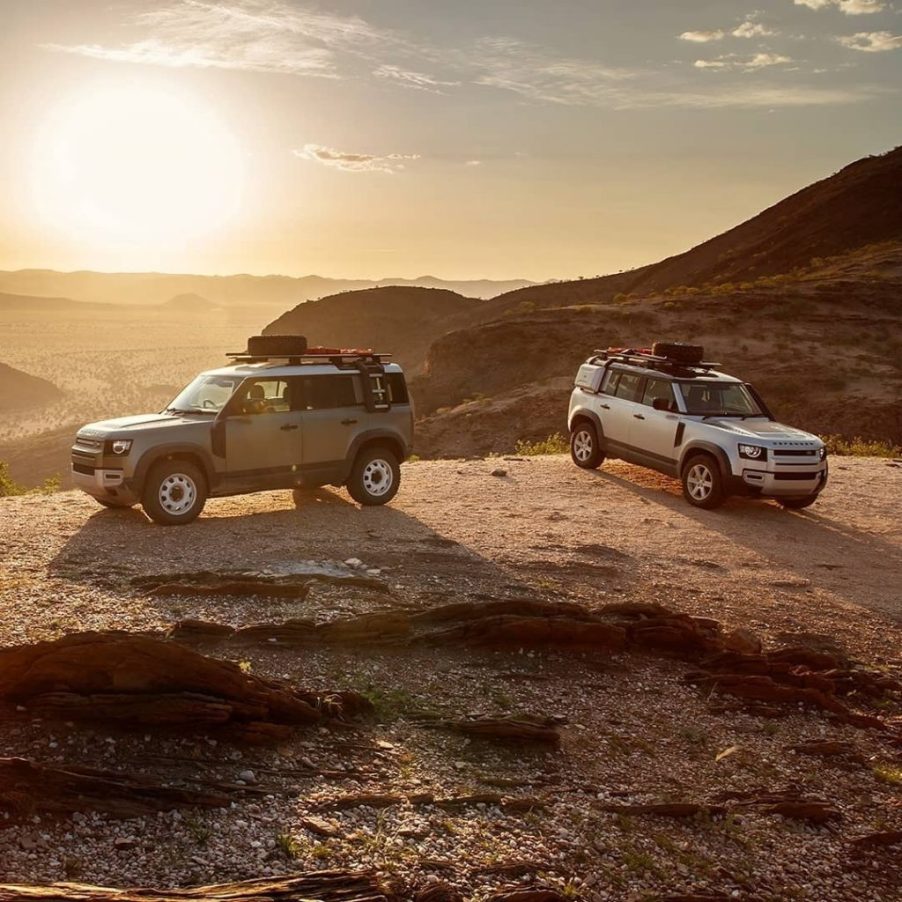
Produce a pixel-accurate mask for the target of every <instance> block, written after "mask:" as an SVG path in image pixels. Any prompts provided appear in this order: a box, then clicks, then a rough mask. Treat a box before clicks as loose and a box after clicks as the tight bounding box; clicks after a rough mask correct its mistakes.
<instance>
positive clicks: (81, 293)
mask: <svg viewBox="0 0 902 902" xmlns="http://www.w3.org/2000/svg"><path fill="white" fill-rule="evenodd" d="M533 284H535V283H533V282H529V281H527V280H526V279H510V280H506V281H492V280H490V279H473V280H463V281H446V280H444V279H437V278H435V277H433V276H422V277H420V278H418V279H379V280H375V281H369V280H364V279H328V278H323V277H321V276H300V277H298V278H294V277H292V276H278V275H275V276H251V275H233V276H194V275H178V274H169V273H104V272H90V271H85V272H57V271H56V270H52V269H20V270H15V271H0V292H3V293H6V294H11V295H18V296H23V295H25V296H37V297H45V298H46V297H53V298H70V299H71V300H74V301H81V302H88V303H107V304H164V303H169V302H171V301H173V300H174V299H176V298H178V297H180V296H184V297H186V298H189V297H191V296H193V297H194V298H195V300H193V301H190V302H189V303H190V304H191V306H193V307H195V308H196V307H197V305H198V301H197V300H196V299H197V298H200V299H202V300H203V301H207V302H209V303H211V304H213V305H221V306H227V307H231V306H241V307H246V306H257V305H259V306H261V307H269V308H270V309H272V308H273V307H275V308H285V307H288V306H293V305H294V304H299V303H302V302H303V301H307V300H310V299H311V298H319V297H324V296H326V295H334V294H338V293H341V292H346V291H357V290H360V289H367V288H379V287H384V286H388V285H399V286H416V287H418V288H439V289H444V290H447V291H454V292H456V293H458V294H461V295H464V296H465V297H474V298H489V297H494V296H495V295H498V294H502V293H504V292H507V291H514V290H516V289H519V288H526V287H529V286H530V285H533Z"/></svg>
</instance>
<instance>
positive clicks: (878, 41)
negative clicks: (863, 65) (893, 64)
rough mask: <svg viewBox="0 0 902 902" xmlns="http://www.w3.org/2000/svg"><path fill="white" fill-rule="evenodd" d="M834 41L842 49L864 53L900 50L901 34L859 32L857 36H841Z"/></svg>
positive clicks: (901, 45)
mask: <svg viewBox="0 0 902 902" xmlns="http://www.w3.org/2000/svg"><path fill="white" fill-rule="evenodd" d="M836 40H837V41H839V43H840V44H842V45H843V47H849V48H851V49H852V50H861V51H863V52H864V53H885V52H886V51H888V50H902V34H892V33H891V32H889V31H859V32H858V33H857V34H850V35H843V36H842V37H838V38H837V39H836Z"/></svg>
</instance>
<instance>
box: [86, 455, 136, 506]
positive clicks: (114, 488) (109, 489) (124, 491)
mask: <svg viewBox="0 0 902 902" xmlns="http://www.w3.org/2000/svg"><path fill="white" fill-rule="evenodd" d="M72 482H73V483H74V484H75V486H76V487H77V488H79V489H81V490H82V491H83V492H87V493H88V494H89V495H93V496H94V497H95V498H106V499H109V500H110V501H128V502H131V503H135V502H137V501H138V498H137V496H136V495H135V494H134V492H133V491H132V490H131V489H130V488H129V487H128V486H127V485H126V481H125V473H124V471H123V470H113V469H109V470H107V469H91V468H90V467H86V466H84V465H82V464H73V466H72Z"/></svg>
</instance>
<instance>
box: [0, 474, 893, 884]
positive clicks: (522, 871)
mask: <svg viewBox="0 0 902 902" xmlns="http://www.w3.org/2000/svg"><path fill="white" fill-rule="evenodd" d="M499 470H501V471H504V473H503V475H493V471H496V472H497V471H499ZM678 489H679V487H678V485H677V484H676V483H675V482H674V481H672V480H668V479H666V478H664V477H659V476H657V475H655V474H651V473H648V472H646V471H643V470H639V469H637V468H634V467H631V466H629V465H626V464H620V463H611V464H606V465H605V466H604V467H603V468H602V469H601V470H599V471H598V472H584V471H580V470H577V469H576V468H575V467H573V466H572V464H571V463H570V462H569V459H567V458H564V457H541V458H526V459H500V458H499V459H489V460H473V461H421V462H415V463H411V464H407V465H405V466H404V470H403V484H402V487H401V491H400V493H399V495H398V496H397V498H396V499H395V501H394V502H393V503H392V504H391V505H389V506H387V507H385V508H376V509H361V508H359V507H358V506H357V505H355V504H353V503H352V502H351V501H350V500H349V498H348V496H347V495H346V493H345V492H343V491H338V490H322V491H319V492H315V493H311V494H310V497H309V498H308V499H306V500H305V501H303V502H302V503H300V504H299V505H298V506H295V504H294V502H293V501H292V499H291V495H290V493H287V492H274V493H266V494H260V495H255V496H248V497H242V498H232V499H221V500H214V501H211V502H209V504H208V506H207V510H206V512H205V513H204V515H202V517H201V518H200V519H199V520H198V521H197V522H196V523H194V524H192V525H190V526H187V527H183V528H178V529H175V528H168V529H167V528H162V527H158V526H155V525H153V524H151V523H150V522H149V521H148V520H147V519H146V518H145V517H144V516H143V514H142V513H141V512H140V510H139V509H136V510H134V511H109V510H103V509H100V508H99V507H97V506H96V505H95V504H94V502H93V501H92V500H91V499H89V498H87V497H85V496H83V495H81V494H77V493H61V494H58V495H54V496H49V497H39V496H26V497H20V498H10V499H2V500H0V611H2V619H0V633H2V642H3V643H4V644H7V645H9V644H17V643H22V642H28V641H35V640H38V639H48V638H56V637H58V636H60V635H63V634H65V633H69V632H74V631H77V630H86V629H109V628H116V629H149V628H159V627H166V626H168V625H170V624H172V623H173V622H174V621H176V620H179V619H181V618H188V617H192V618H201V619H207V620H215V621H219V622H222V623H230V624H234V625H241V624H247V623H253V622H259V621H263V620H266V621H281V620H286V619H289V618H292V617H313V618H315V619H317V620H327V619H333V618H335V617H338V616H347V615H351V614H355V613H362V612H366V611H375V610H385V609H391V608H403V609H405V610H418V609H422V608H426V607H431V606H435V605H439V604H447V603H450V602H453V601H459V600H470V601H480V600H485V601H488V600H493V599H505V598H524V597H529V598H540V599H548V600H553V599H569V600H573V601H579V602H581V603H583V604H585V605H587V606H589V607H590V608H596V607H598V606H600V605H602V604H605V603H608V602H611V601H618V600H638V601H657V602H660V603H662V604H665V605H667V606H669V607H672V608H676V609H678V610H681V611H685V612H688V613H691V614H696V615H703V616H706V617H712V618H716V619H718V620H720V621H723V622H724V624H725V626H726V627H728V628H734V627H745V628H748V629H750V630H752V631H754V632H755V633H758V634H759V635H761V636H762V638H764V639H765V641H766V642H767V643H768V644H769V645H772V646H773V645H780V644H791V643H792V642H793V641H795V640H797V639H798V637H799V636H800V635H802V634H805V635H806V636H809V637H810V636H815V637H820V638H821V639H824V638H826V639H827V640H829V641H830V642H832V643H834V644H837V645H839V646H840V647H842V648H844V649H845V650H847V651H848V653H849V654H850V656H851V657H853V658H854V659H857V660H860V661H862V662H864V663H866V664H867V665H868V666H870V667H875V668H879V669H881V670H883V671H884V672H886V673H887V674H889V675H895V676H896V677H899V675H900V674H902V641H900V639H902V599H900V597H899V586H900V582H902V580H900V576H902V519H900V517H899V516H898V511H899V508H900V502H902V465H900V464H895V463H894V462H892V461H883V460H872V459H867V460H864V459H847V458H836V459H834V460H833V461H832V462H831V479H830V484H829V486H828V488H827V490H826V491H825V494H824V496H823V499H822V500H820V501H819V502H818V503H816V504H815V505H814V506H813V507H812V508H810V509H809V510H807V511H804V512H789V511H784V510H782V509H781V508H779V507H778V506H777V505H776V504H775V503H774V502H770V501H748V500H733V501H730V502H729V503H727V504H726V505H725V506H724V507H723V508H722V509H721V510H718V511H714V512H707V511H699V510H696V509H693V508H691V507H689V506H688V505H687V504H686V503H685V502H684V501H683V500H682V498H681V497H680V495H679V491H678ZM350 558H357V559H359V560H360V561H361V562H362V566H364V567H365V568H367V569H369V570H370V571H375V570H378V571H380V572H379V573H378V574H376V575H375V577H374V578H375V579H377V580H379V581H381V582H383V583H384V585H383V586H381V587H380V588H379V590H378V591H376V590H374V589H372V588H371V589H367V588H360V587H345V586H336V585H327V584H323V585H317V586H315V588H314V589H313V590H312V591H311V593H310V595H309V596H308V597H307V598H306V599H305V600H303V601H297V600H289V599H277V598H272V599H264V598H237V599H236V598H228V597H216V596H213V597H193V596H172V597H163V598H161V597H157V596H151V595H146V594H144V592H143V591H141V590H140V589H139V588H138V587H137V585H136V583H135V580H136V579H140V578H142V577H147V576H155V575H165V574H169V573H173V572H182V571H185V572H196V571H200V570H218V569H249V570H260V569H276V570H278V569H279V568H280V567H289V568H290V567H291V566H292V565H297V564H298V563H300V562H305V561H316V562H342V561H346V560H348V559H350ZM207 651H208V652H209V653H210V654H215V655H218V656H221V657H227V656H230V655H231V656H233V657H234V656H235V655H236V654H239V653H238V652H236V651H228V650H225V649H223V648H221V647H219V648H210V649H207ZM240 656H241V657H240V659H241V661H242V663H243V666H246V667H248V668H250V669H252V670H253V672H255V673H260V674H261V675H265V676H273V677H285V678H288V679H290V680H292V681H294V682H296V683H299V684H301V685H304V686H310V687H336V686H344V687H349V688H356V689H358V690H361V691H365V692H366V693H368V694H369V695H370V697H371V698H372V699H373V700H374V701H375V703H376V715H375V716H374V718H372V719H371V721H367V722H366V723H361V724H358V725H357V726H356V727H355V728H354V729H352V730H343V731H339V732H333V731H332V730H327V729H324V728H320V729H318V730H311V731H306V732H305V731H303V730H301V731H299V732H298V735H297V739H296V740H293V741H291V742H290V743H285V744H283V745H282V746H280V747H278V748H276V749H266V748H253V749H247V748H240V747H237V746H231V745H228V744H225V743H220V744H219V745H216V744H215V743H211V741H209V740H205V739H203V738H202V737H201V738H187V739H186V738H181V737H164V738H159V737H151V736H149V735H148V736H136V735H134V734H127V733H119V732H114V731H110V730H108V729H106V728H104V727H102V726H101V727H96V728H94V729H85V728H83V727H73V726H71V725H60V724H49V723H43V722H41V721H40V720H36V719H30V720H29V719H27V718H26V719H25V720H24V721H21V720H20V721H17V722H15V723H6V724H0V752H2V754H4V755H22V756H25V757H31V758H35V759H37V760H40V761H44V762H48V763H54V762H55V763H57V764H59V763H83V764H91V765H92V766H103V767H117V768H122V769H126V770H136V769H139V770H141V772H143V773H148V774H153V775H156V776H159V777H160V778H161V779H165V780H167V781H169V782H173V783H175V784H179V785H181V784H184V785H190V784H191V782H192V781H197V780H199V779H201V778H204V779H210V778H214V777H215V778H216V779H220V780H233V781H234V780H235V779H236V778H237V777H238V775H239V774H240V773H241V772H244V771H247V770H248V769H250V770H251V771H253V772H254V775H255V778H254V779H255V782H256V784H257V788H258V789H260V788H262V789H263V790H265V792H264V793H259V792H258V793H255V794H251V793H248V794H247V795H246V796H239V797H238V798H237V799H236V801H235V802H234V803H233V805H232V807H231V808H229V809H227V810H224V811H214V812H201V813H196V812H182V813H179V812H176V813H175V816H173V815H172V814H168V815H161V816H159V817H158V818H157V817H154V818H143V819H141V820H140V821H138V822H135V821H124V822H114V821H108V820H107V819H106V818H104V817H102V816H100V815H92V814H85V815H83V816H82V817H81V818H80V819H77V820H75V821H74V822H73V821H65V820H64V821H52V822H51V821H47V820H46V818H45V819H44V820H43V821H42V820H41V819H40V818H37V819H36V820H33V821H32V822H29V823H27V824H25V825H24V826H23V825H21V824H18V825H11V826H9V827H7V828H5V829H3V828H2V827H0V878H2V879H5V880H7V881H13V880H18V881H30V882H41V881H49V880H59V879H79V880H83V881H89V882H96V883H101V884H106V885H125V884H131V885H134V884H143V885H156V886H167V885H186V884H190V883H202V882H211V881H214V880H215V881H220V880H225V879H231V878H245V877H255V876H264V875H267V874H282V873H290V872H291V871H293V870H294V871H300V870H310V869H313V868H325V867H339V866H340V867H347V866H355V865H365V866H372V867H377V868H379V869H380V870H382V871H383V872H384V873H385V874H387V875H390V876H392V877H395V878H398V879H402V880H403V881H405V882H406V884H407V885H408V886H415V885H425V884H426V883H428V882H430V881H435V880H438V879H441V880H445V881H448V882H450V883H453V884H454V885H456V886H458V887H459V888H460V889H461V891H462V892H463V893H464V895H465V897H466V898H468V899H469V898H473V899H483V898H487V897H488V895H489V894H490V892H491V891H493V890H495V889H497V888H498V887H499V886H504V885H508V884H512V883H513V884H516V885H537V886H549V887H555V888H557V889H558V890H560V891H562V892H564V893H565V894H566V895H568V896H572V897H574V898H584V899H587V900H596V899H611V900H615V899H636V900H639V899H657V898H666V896H667V894H668V893H680V892H682V893H687V892H696V893H698V892H707V893H723V894H725V895H724V896H722V897H724V898H729V897H732V898H743V899H774V900H776V899H790V898H794V899H810V900H834V899H836V900H840V899H842V900H846V899H849V900H851V899H855V900H865V899H867V900H884V899H890V898H892V897H893V895H892V894H893V892H895V891H897V890H898V886H899V885H900V881H902V869H900V862H899V856H898V849H897V848H896V849H886V850H884V851H882V852H877V853H875V854H874V856H873V857H869V858H866V859H860V858H858V857H855V856H853V855H851V854H850V852H849V845H848V843H849V841H850V839H852V838H854V837H856V836H860V835H863V834H865V833H868V832H871V831H877V830H882V831H886V830H891V829H895V830H899V829H902V798H900V793H899V781H900V780H902V777H900V776H899V773H900V767H899V762H900V753H899V750H898V749H897V748H895V747H894V746H893V745H892V744H891V743H889V741H888V740H887V738H886V737H885V736H884V735H882V734H875V733H873V732H871V731H866V730H859V729H855V728H853V727H851V726H847V725H837V724H835V723H833V722H830V721H828V720H827V719H826V718H825V717H823V716H822V715H820V714H817V713H815V712H810V711H806V710H801V709H799V710H797V711H794V712H792V713H790V714H789V715H788V716H786V717H783V718H779V719H767V718H763V717H761V716H758V715H753V714H749V713H746V712H743V711H741V710H737V711H728V712H724V711H722V710H720V709H719V708H718V707H717V706H716V705H714V704H712V701H713V700H712V699H711V698H709V697H707V696H706V695H705V693H703V692H700V691H699V690H698V689H696V688H694V687H693V686H690V685H687V684H686V682H685V681H684V679H683V677H684V675H685V672H686V670H687V666H686V665H684V664H680V663H678V662H673V661H666V660H660V659H654V658H650V657H648V658H646V657H642V656H637V655H631V654H626V653H624V654H607V653H605V654H602V653H600V652H599V653H591V654H578V655H577V654H564V653H557V652H550V653H542V652H528V653H523V651H522V650H520V651H512V652H480V651H476V650H460V651H454V650H442V651H428V652H426V651H423V650H422V649H420V650H417V649H413V648H410V649H405V648H398V649H372V648H353V647H350V648H349V647H342V648H331V649H326V648H317V649H309V650H308V649H304V650H301V651H299V650H297V649H294V650H289V649H284V650H280V649H276V648H255V649H242V650H241V652H240ZM235 659H236V660H238V658H235ZM898 707H899V706H898V701H896V702H889V703H888V707H887V708H886V710H885V711H884V714H885V715H886V716H887V717H898V715H899V713H900V711H899V710H898ZM422 711H430V712H439V713H441V714H443V715H451V714H455V715H462V714H472V713H490V714H503V713H510V712H514V711H516V712H527V713H535V714H553V715H556V716H558V717H560V718H561V720H562V721H564V725H563V726H562V728H561V730H562V743H561V746H560V748H558V749H554V750H553V751H542V750H539V751H535V750H532V749H528V748H525V747H517V748H508V747H498V746H494V745H491V744H488V743H484V742H478V741H470V740H467V739H464V738H463V737H460V736H456V735H446V734H444V733H440V732H438V731H435V730H430V729H425V728H424V727H423V725H422V724H421V723H420V722H419V720H418V718H417V717H416V716H415V715H416V713H417V712H422ZM823 738H835V739H840V740H843V741H847V742H849V743H852V744H853V745H854V747H855V748H856V749H857V750H858V753H859V754H858V755H857V756H856V761H857V764H855V766H846V765H848V762H846V765H843V766H842V767H839V766H837V765H835V764H829V765H825V764H824V762H822V761H820V760H816V759H808V758H804V757H802V756H801V755H798V754H796V753H795V752H794V751H792V750H791V746H793V745H796V744H798V743H799V742H801V741H805V740H811V739H823ZM725 752H726V754H724V753H725ZM324 774H327V775H324ZM894 774H895V776H893V775H894ZM499 785H503V786H504V787H506V788H505V789H503V790H502V792H503V793H504V794H505V795H509V796H513V797H516V798H523V797H530V798H538V799H539V800H540V801H541V806H537V807H536V808H535V809H533V810H531V811H525V812H519V811H514V810H510V809H508V808H505V807H503V806H501V807H499V806H496V805H492V804H490V803H489V804H486V803H479V804H478V805H477V804H475V803H474V804H473V805H470V806H466V805H465V806H463V807H461V808H460V809H458V810H453V811H449V810H446V809H441V808H436V807H434V806H431V805H425V806H423V805H421V806H417V805H415V804H412V803H409V802H403V803H399V804H398V805H394V806H390V807H387V808H384V809H381V810H376V809H374V808H370V807H365V806H364V807H355V808H350V809H346V810H343V809H342V810H338V809H336V810H334V811H333V810H330V809H329V804H330V802H334V801H335V800H336V799H338V798H340V797H341V796H342V795H344V794H348V793H353V792H364V791H366V792H383V793H384V792H395V793H415V792H419V791H428V792H432V793H434V794H435V796H436V797H448V796H461V795H466V794H469V793H473V792H485V791H486V790H487V788H489V787H497V786H499ZM790 787H795V788H796V789H800V790H803V791H804V792H805V793H807V794H809V795H814V796H820V797H824V798H827V799H829V800H831V801H832V802H833V803H834V804H835V805H836V806H837V807H838V808H839V810H840V812H841V817H840V818H839V819H838V820H837V821H836V822H833V823H830V824H828V825H825V826H812V825H808V824H803V823H799V822H795V821H791V820H786V819H784V818H782V817H779V816H775V815H765V814H763V813H761V812H759V811H754V810H748V811H746V810H743V811H742V812H740V813H738V814H733V813H731V814H730V815H729V816H728V817H727V818H725V819H713V820H712V819H693V820H689V821H672V820H663V819H657V818H653V817H644V816H625V815H621V814H613V813H610V812H607V811H604V810H603V808H604V806H605V805H606V804H608V803H610V802H612V801H618V802H619V801H626V802H637V803H644V802H654V801H662V800H666V801H673V800H677V799H693V800H700V799H702V800H710V799H712V798H714V797H715V796H716V795H717V794H718V793H722V792H724V791H734V792H750V791H762V790H764V789H767V790H770V791H781V790H785V789H787V788H790ZM496 791H497V790H496ZM322 810H326V811H328V814H327V815H326V816H327V817H328V818H329V819H330V823H331V824H332V826H333V828H334V836H331V837H329V838H323V837H321V836H318V835H317V834H316V832H315V831H311V830H310V829H309V828H308V826H305V823H307V821H306V820H305V819H306V818H309V817H310V816H311V815H312V814H314V813H315V812H316V811H322ZM320 816H322V815H320ZM117 840H119V842H118V843H117ZM123 840H124V842H123ZM124 849H127V851H123V850H124ZM715 898H717V897H716V896H715Z"/></svg>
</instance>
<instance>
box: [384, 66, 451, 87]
mask: <svg viewBox="0 0 902 902" xmlns="http://www.w3.org/2000/svg"><path fill="white" fill-rule="evenodd" d="M373 75H375V76H376V77H377V78H384V79H386V80H387V81H391V82H393V83H394V84H400V85H402V86H403V87H405V88H415V89H417V90H419V91H431V92H432V93H434V94H444V93H445V92H444V91H442V90H441V89H442V88H451V87H456V86H458V85H459V84H460V82H459V81H442V80H441V79H439V78H435V77H434V76H432V75H427V74H425V73H424V72H414V71H413V70H411V69H402V68H401V67H400V66H394V65H390V64H388V63H383V64H382V65H381V66H379V68H378V69H374V70H373Z"/></svg>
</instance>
